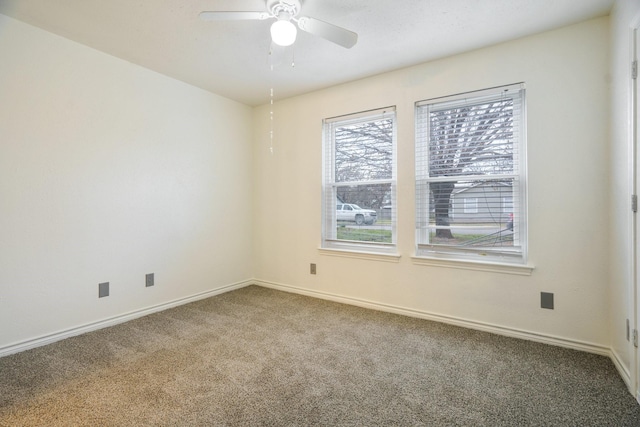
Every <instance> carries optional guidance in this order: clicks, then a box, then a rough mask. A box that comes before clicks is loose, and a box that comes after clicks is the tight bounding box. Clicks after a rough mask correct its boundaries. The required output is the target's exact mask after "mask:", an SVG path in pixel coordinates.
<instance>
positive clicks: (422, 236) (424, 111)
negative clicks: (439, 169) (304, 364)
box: [414, 83, 528, 265]
mask: <svg viewBox="0 0 640 427" xmlns="http://www.w3.org/2000/svg"><path fill="white" fill-rule="evenodd" d="M499 96H508V97H512V98H514V106H515V105H516V104H515V103H516V102H517V103H518V104H517V106H518V108H519V111H520V115H519V122H518V125H517V127H515V128H514V131H515V132H516V134H515V135H514V146H513V147H512V149H513V151H512V152H514V153H515V152H517V161H516V164H515V166H514V169H515V170H514V172H513V174H511V175H512V179H513V180H514V181H513V182H514V188H513V193H512V201H511V206H512V208H514V207H516V208H517V211H518V215H516V217H515V218H514V223H513V224H512V227H513V228H512V230H514V231H517V233H514V237H515V239H517V242H518V246H519V247H520V250H519V251H515V250H509V249H508V248H506V249H504V247H500V249H495V250H494V249H491V248H488V247H484V246H482V247H468V246H463V245H459V244H457V245H447V244H442V243H439V244H433V243H432V242H431V241H430V240H429V230H430V218H429V216H430V215H429V212H430V209H432V207H431V203H432V202H433V200H432V198H430V184H431V183H433V182H438V180H439V181H451V180H455V181H457V182H459V181H473V180H474V179H478V175H473V174H472V173H464V174H456V175H450V176H444V177H443V176H436V175H434V176H430V175H429V164H430V161H429V159H430V151H429V145H430V142H431V138H430V135H429V126H430V124H429V111H430V109H433V110H435V111H437V109H438V107H440V109H442V108H443V107H449V108H454V107H452V105H453V106H455V105H456V104H457V103H462V102H465V101H468V102H469V103H470V104H471V103H473V102H476V101H481V100H483V99H494V98H495V99H497V98H498V97H499ZM414 111H415V131H416V135H415V180H416V181H415V186H416V188H415V209H416V210H415V215H416V226H415V239H416V240H415V256H414V260H417V261H418V263H421V262H420V261H419V260H420V259H434V260H443V261H445V262H472V263H484V264H486V263H493V264H496V265H497V264H505V265H511V264H513V265H524V264H526V263H527V260H528V239H527V237H528V236H527V234H528V233H527V159H526V158H527V151H526V136H527V132H526V126H527V120H526V89H525V85H524V83H517V84H512V85H506V86H499V87H494V88H489V89H483V90H479V91H472V92H465V93H461V94H456V95H451V96H444V97H438V98H432V99H427V100H422V101H418V102H416V103H415V110H414ZM516 150H517V151H516ZM507 175H509V174H504V176H505V178H506V177H507ZM500 176H502V175H491V174H489V175H486V177H487V179H488V180H489V181H491V180H496V181H497V180H498V178H499V177H500ZM496 177H498V178H496ZM421 204H423V205H424V204H426V207H424V206H422V207H421ZM434 205H435V203H434ZM504 207H505V204H504V202H503V203H501V207H500V210H501V211H502V210H504ZM514 210H515V209H514ZM449 215H450V216H451V212H450V214H449ZM515 239H514V240H515ZM426 265H431V264H426Z"/></svg>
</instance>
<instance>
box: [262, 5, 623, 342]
mask: <svg viewBox="0 0 640 427" xmlns="http://www.w3.org/2000/svg"><path fill="white" fill-rule="evenodd" d="M608 61H609V19H608V18H607V17H603V18H599V19H594V20H590V21H586V22H583V23H579V24H576V25H572V26H568V27H564V28H561V29H558V30H555V31H550V32H545V33H541V34H538V35H534V36H531V37H525V38H521V39H518V40H513V41H510V42H507V43H502V44H498V45H495V46H491V47H488V48H484V49H480V50H475V51H471V52H466V53H461V54H459V55H455V56H451V57H448V58H445V59H441V60H437V61H432V62H428V63H425V64H422V65H418V66H414V67H410V68H406V69H402V70H398V71H394V72H390V73H386V74H381V75H377V76H373V77H370V78H366V79H362V80H358V81H355V82H351V83H347V84H343V85H339V86H336V87H334V88H329V89H326V90H321V91H317V92H314V93H309V94H306V95H303V96H299V97H295V98H290V99H287V100H283V101H279V102H277V103H276V105H275V106H274V117H275V119H274V134H275V135H278V137H277V138H276V140H275V141H274V144H273V145H274V152H273V154H271V152H270V150H269V147H270V142H269V129H270V127H269V126H270V122H269V106H268V105H265V106H263V107H260V108H257V109H256V112H255V126H254V127H255V149H254V152H255V159H254V161H255V171H256V176H255V180H254V183H255V191H254V194H255V201H254V206H255V208H256V211H255V216H254V221H255V226H254V228H255V230H256V245H257V247H258V250H257V251H256V277H257V278H258V279H259V280H260V281H261V283H263V284H265V285H269V286H274V287H279V288H281V289H290V290H295V291H298V292H305V293H309V294H313V295H318V296H328V297H331V298H334V299H340V298H344V300H345V301H350V302H362V303H371V304H377V306H378V307H383V308H385V309H390V308H398V309H402V310H405V311H406V312H408V313H413V314H425V313H426V314H432V315H435V316H440V318H441V319H447V320H455V319H459V320H462V321H466V322H467V323H466V324H468V325H474V326H481V325H492V326H495V327H496V328H497V329H499V330H503V331H507V330H508V331H522V332H523V333H528V332H531V334H530V335H529V336H536V334H537V336H547V337H556V338H558V339H561V340H565V341H564V342H565V343H571V345H574V344H575V345H580V344H584V345H585V346H586V347H588V348H589V349H591V350H595V351H599V352H602V353H606V352H607V351H608V350H607V349H608V348H609V344H610V341H609V330H608V318H609V311H608V306H607V304H606V301H608V281H609V278H608V252H607V247H608V242H609V241H608V236H607V235H608V233H607V231H606V230H607V226H606V224H608V213H607V203H606V198H605V200H603V195H606V194H607V191H608V189H607V188H608V187H607V185H608V184H607V183H608V179H607V177H608V174H609V166H608V163H607V159H608V155H607V150H608V145H607V141H608V138H609V136H608V131H609V118H608V107H607V106H608V96H609V92H608V71H609V62H608ZM292 72H293V71H292ZM295 72H299V70H298V69H296V71H295ZM517 82H525V84H526V88H527V94H526V96H527V118H528V132H527V134H528V141H527V144H528V165H529V169H528V184H529V193H528V196H529V263H530V264H532V265H533V266H534V267H535V268H534V270H533V273H532V274H531V275H530V276H518V275H513V274H503V273H496V272H488V271H474V270H469V269H457V268H446V267H434V266H425V265H419V264H418V263H416V262H414V260H413V259H412V256H413V255H414V253H415V249H414V241H415V240H414V236H415V228H414V225H415V218H414V191H415V190H414V188H415V186H414V176H415V174H414V163H415V162H414V152H415V149H414V135H415V127H414V103H415V102H416V101H419V100H424V99H430V98H435V97H440V96H446V95H451V94H457V93H462V92H467V91H472V90H479V89H484V88H490V87H495V86H500V85H505V84H511V83H517ZM392 105H395V106H396V111H397V117H398V138H397V139H398V149H397V150H398V181H397V197H398V212H397V217H398V239H397V241H398V254H399V255H400V259H399V261H398V262H383V261H380V260H371V259H359V258H353V257H345V256H339V254H331V255H334V256H331V255H328V254H327V253H326V251H322V252H321V251H318V248H319V245H320V241H321V226H322V221H321V195H322V132H321V129H322V120H323V119H324V118H328V117H336V116H340V115H344V114H349V113H355V112H359V111H366V110H371V109H374V108H381V107H385V106H392ZM292 205H294V206H295V209H283V208H282V207H283V206H292ZM599 224H600V225H602V226H600V225H599ZM309 262H314V263H317V266H318V272H321V274H317V275H312V274H309ZM541 292H545V293H553V296H554V302H555V304H554V308H553V309H548V308H541ZM544 305H545V307H550V305H551V301H550V297H548V296H545V300H544ZM620 330H621V331H622V330H623V329H622V328H621V329H620Z"/></svg>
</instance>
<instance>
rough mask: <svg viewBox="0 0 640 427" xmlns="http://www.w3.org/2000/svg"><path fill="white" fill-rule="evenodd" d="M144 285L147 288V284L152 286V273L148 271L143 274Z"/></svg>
mask: <svg viewBox="0 0 640 427" xmlns="http://www.w3.org/2000/svg"><path fill="white" fill-rule="evenodd" d="M144 285H145V286H146V287H147V288H148V287H149V286H153V273H149V274H147V275H146V276H144Z"/></svg>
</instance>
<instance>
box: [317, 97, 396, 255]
mask: <svg viewBox="0 0 640 427" xmlns="http://www.w3.org/2000/svg"><path fill="white" fill-rule="evenodd" d="M388 117H390V118H392V121H393V134H392V135H393V136H392V176H391V178H389V179H379V180H371V181H358V182H355V181H354V182H336V180H335V167H336V165H335V146H334V139H333V136H332V135H331V136H329V133H330V132H329V131H328V130H327V127H328V126H332V125H333V124H336V123H337V124H344V125H348V124H350V123H358V122H363V121H369V120H376V119H384V118H388ZM397 140H398V118H397V110H396V107H395V106H387V107H383V108H376V109H372V110H366V111H360V112H357V113H353V114H345V115H341V116H334V117H330V118H326V119H324V120H323V121H322V203H321V206H322V213H321V218H322V227H321V233H322V234H321V245H320V249H321V251H322V252H321V253H325V254H327V253H326V252H331V253H335V254H336V255H341V254H344V256H352V255H351V254H354V253H361V254H363V255H366V259H372V258H371V256H372V255H383V256H385V257H389V256H390V257H392V258H394V257H398V256H399V255H398V254H397V217H396V212H397V174H398V154H397V151H398V142H397ZM329 162H330V163H329ZM327 170H329V171H330V174H331V176H330V177H329V176H327V175H328V173H327ZM368 184H390V186H391V199H392V200H391V206H392V208H391V209H392V213H393V214H392V218H391V243H385V242H362V241H351V240H338V239H337V238H335V235H334V234H333V232H334V230H336V228H337V218H336V206H337V204H338V203H337V201H336V200H337V198H336V197H335V194H336V190H335V189H336V188H337V187H340V186H345V185H368ZM376 259H379V257H376Z"/></svg>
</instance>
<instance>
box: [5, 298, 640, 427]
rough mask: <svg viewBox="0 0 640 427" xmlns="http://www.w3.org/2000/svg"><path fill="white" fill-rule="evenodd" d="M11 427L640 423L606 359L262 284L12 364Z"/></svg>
mask: <svg viewBox="0 0 640 427" xmlns="http://www.w3.org/2000/svg"><path fill="white" fill-rule="evenodd" d="M0 425H2V426H138V425H140V426H153V425H158V426H160V425H161V426H192V425H201V426H223V425H234V426H235V425H261V426H308V425H327V426H334V425H335V426H376V425H399V426H400V425H411V426H416V425H425V426H640V405H638V404H637V403H636V402H635V400H634V399H633V397H632V396H631V395H630V394H629V393H628V392H627V390H626V388H625V386H624V384H623V382H622V380H621V379H620V377H619V376H618V374H617V372H616V370H615V368H614V366H613V364H612V362H611V361H610V360H609V359H607V358H606V357H602V356H597V355H593V354H588V353H581V352H577V351H573V350H567V349H563V348H558V347H552V346H548V345H544V344H538V343H533V342H528V341H523V340H517V339H512V338H507V337H502V336H497V335H492V334H488V333H484V332H478V331H473V330H467V329H464V328H458V327H454V326H449V325H444V324H440V323H435V322H429V321H425V320H420V319H414V318H409V317H403V316H398V315H393V314H388V313H381V312H376V311H371V310H366V309H362V308H357V307H351V306H347V305H342V304H337V303H332V302H327V301H323V300H317V299H313V298H309V297H304V296H300V295H295V294H288V293H283V292H278V291H274V290H270V289H265V288H260V287H256V286H250V287H247V288H243V289H240V290H237V291H234V292H229V293H226V294H223V295H219V296H216V297H212V298H209V299H206V300H202V301H198V302H195V303H192V304H188V305H184V306H181V307H178V308H175V309H171V310H167V311H164V312H161V313H156V314H153V315H150V316H147V317H143V318H140V319H137V320H134V321H131V322H128V323H125V324H121V325H118V326H114V327H111V328H107V329H102V330H99V331H96V332H92V333H88V334H85V335H82V336H79V337H75V338H70V339H67V340H64V341H60V342H57V343H54V344H51V345H48V346H46V347H40V348H36V349H33V350H29V351H26V352H23V353H19V354H15V355H11V356H7V357H4V358H0Z"/></svg>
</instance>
